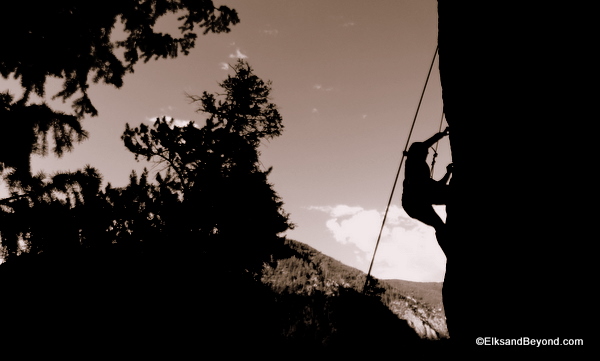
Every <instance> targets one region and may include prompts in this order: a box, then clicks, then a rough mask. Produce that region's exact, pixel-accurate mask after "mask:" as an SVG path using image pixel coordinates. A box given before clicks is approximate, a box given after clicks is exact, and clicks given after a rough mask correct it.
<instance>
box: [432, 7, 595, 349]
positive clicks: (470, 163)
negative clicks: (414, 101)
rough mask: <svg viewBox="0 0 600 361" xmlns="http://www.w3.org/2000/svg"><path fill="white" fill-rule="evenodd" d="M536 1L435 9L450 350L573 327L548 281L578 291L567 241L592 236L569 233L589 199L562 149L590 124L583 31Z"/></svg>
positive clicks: (576, 257)
mask: <svg viewBox="0 0 600 361" xmlns="http://www.w3.org/2000/svg"><path fill="white" fill-rule="evenodd" d="M534 3H535V4H532V3H530V2H527V3H524V2H520V3H515V2H502V1H483V2H482V1H455V0H438V16H439V24H438V29H439V36H438V43H439V64H440V65H439V66H440V76H441V82H442V92H443V93H442V94H443V101H444V111H445V114H446V119H447V121H448V124H449V126H450V144H451V151H452V159H453V163H454V173H453V178H452V181H451V193H452V194H451V199H450V201H449V202H448V205H447V208H446V212H447V226H448V232H449V236H450V242H449V244H450V246H449V249H448V251H447V254H446V256H447V268H446V279H445V281H444V295H443V296H444V308H445V312H446V317H447V321H448V330H449V333H450V339H451V340H454V341H455V342H456V343H457V344H464V345H475V342H474V340H475V339H476V338H477V337H480V336H484V335H490V336H492V335H494V336H495V335H497V336H502V337H521V336H523V335H537V336H544V337H553V336H556V335H561V336H562V337H564V336H565V335H566V334H567V333H570V332H576V331H573V330H577V329H579V327H578V325H577V321H576V320H572V319H570V318H569V316H567V315H559V314H557V313H556V312H554V310H556V309H560V305H559V304H558V302H559V301H558V298H557V297H555V294H556V292H557V291H556V285H557V283H559V284H560V285H561V290H560V292H561V293H564V292H565V291H566V290H565V289H563V288H562V287H563V286H564V287H566V288H567V289H568V290H567V292H572V293H573V294H576V293H577V292H578V291H577V290H578V289H580V288H582V286H581V282H582V281H578V280H581V274H583V273H584V270H583V268H582V267H583V266H582V258H581V250H580V249H579V247H580V246H579V245H571V246H570V245H568V242H567V241H566V240H574V239H589V234H590V231H589V230H588V231H585V230H583V228H585V227H581V228H578V229H577V230H575V229H574V228H575V227H573V225H574V224H581V223H582V220H583V219H584V218H583V217H582V213H583V211H582V210H583V209H585V207H584V205H583V200H584V199H586V198H588V197H589V194H588V193H587V192H586V190H585V187H584V186H582V185H581V184H580V185H577V184H579V182H580V180H581V179H584V178H585V177H582V174H581V170H580V169H581V168H580V166H581V164H577V162H578V161H577V160H578V159H580V157H581V156H582V154H583V153H585V151H584V150H583V149H581V148H580V147H578V146H575V147H572V145H574V143H576V144H580V143H581V142H579V143H577V139H579V137H580V132H581V131H582V130H581V127H582V126H583V125H585V124H586V121H585V120H581V121H576V123H573V121H575V120H576V119H591V118H590V115H589V114H588V115H587V116H586V115H585V113H584V114H581V113H580V112H581V106H580V99H579V94H578V91H579V90H580V89H582V88H585V87H581V85H582V84H577V80H578V79H584V78H585V77H584V76H582V75H583V74H580V73H579V74H578V73H577V68H578V65H577V61H573V59H574V58H576V55H575V54H576V47H577V45H576V41H574V39H577V38H579V37H580V36H581V34H580V33H578V31H579V30H578V29H577V27H576V26H575V27H573V26H572V25H573V24H571V23H570V22H569V19H574V18H577V16H579V15H577V14H579V13H580V12H581V10H580V9H579V10H577V11H576V12H572V9H569V8H568V5H567V4H566V3H565V2H554V3H548V2H543V3H542V2H534ZM587 124H589V122H588V123H587ZM541 150H542V151H541ZM557 160H558V162H557ZM558 164H560V165H559V166H558ZM557 166H558V168H557ZM548 172H550V173H548ZM550 174H551V175H550ZM550 189H551V190H552V191H549V190H550ZM558 213H560V217H558V216H557V214H558ZM559 218H560V222H556V220H557V219H559ZM559 265H560V266H559ZM515 295H517V297H515ZM465 300H469V302H468V303H466V302H464V301H465ZM516 325H518V326H516Z"/></svg>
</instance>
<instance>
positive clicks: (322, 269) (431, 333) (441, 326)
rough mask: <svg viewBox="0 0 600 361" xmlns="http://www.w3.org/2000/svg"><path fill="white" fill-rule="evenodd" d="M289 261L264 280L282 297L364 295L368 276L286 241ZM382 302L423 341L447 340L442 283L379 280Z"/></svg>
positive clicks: (266, 274) (270, 268)
mask: <svg viewBox="0 0 600 361" xmlns="http://www.w3.org/2000/svg"><path fill="white" fill-rule="evenodd" d="M286 244H287V246H288V247H289V249H290V254H289V255H288V257H282V258H280V259H278V260H277V261H276V262H275V264H276V265H275V266H266V267H265V270H264V272H263V277H262V280H263V282H264V283H266V284H268V285H270V286H271V287H272V288H273V290H275V291H276V292H279V293H296V294H306V295H310V294H313V293H315V292H322V293H324V294H326V295H331V296H335V295H338V294H340V292H341V290H345V289H346V290H347V289H351V290H353V291H355V292H362V291H363V287H364V284H365V279H366V274H365V273H364V272H362V271H360V270H358V269H356V268H353V267H350V266H347V265H345V264H343V263H341V262H339V261H337V260H335V259H333V258H331V257H329V256H326V255H324V254H323V253H321V252H319V251H317V250H316V249H314V248H312V247H310V246H308V245H306V244H303V243H301V242H297V241H293V240H287V241H286ZM377 286H378V287H379V288H380V290H379V292H380V294H379V296H378V297H379V298H380V300H381V302H382V304H384V305H385V306H386V307H387V308H388V309H390V310H391V311H392V312H393V313H394V314H396V315H397V317H399V318H400V319H402V320H405V321H407V322H408V324H409V325H410V326H411V327H412V328H413V329H414V330H415V332H416V333H417V334H418V335H419V336H420V337H421V338H424V339H434V340H437V339H445V338H447V337H448V329H447V327H446V322H445V315H444V311H443V306H442V295H441V286H442V284H441V283H420V282H410V281H403V280H379V281H378V284H377Z"/></svg>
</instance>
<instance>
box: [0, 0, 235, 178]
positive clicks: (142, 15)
mask: <svg viewBox="0 0 600 361" xmlns="http://www.w3.org/2000/svg"><path fill="white" fill-rule="evenodd" d="M0 14H1V15H0V16H1V17H0V44H1V47H2V51H0V75H2V77H3V78H5V79H8V78H9V77H14V78H15V79H17V80H19V82H20V84H21V87H22V95H21V96H20V98H19V99H17V100H16V101H15V100H14V99H13V96H12V95H10V94H8V93H2V94H0V172H7V173H8V174H4V175H5V176H7V175H8V176H9V178H8V179H6V180H7V181H8V182H9V183H12V184H13V185H16V184H17V183H26V182H28V181H29V180H30V178H31V175H30V171H29V158H30V156H31V155H32V154H38V155H45V154H46V153H47V151H48V144H47V135H48V134H49V133H50V134H51V135H53V141H54V143H55V146H54V147H53V148H52V151H53V153H54V154H56V155H58V156H61V155H62V154H63V153H64V152H65V151H70V150H71V149H72V147H73V144H74V142H79V141H81V140H83V139H84V138H85V137H86V135H87V134H86V132H85V131H84V130H83V129H82V128H81V124H80V123H79V121H80V120H81V118H82V117H84V116H86V115H91V116H95V115H97V113H98V111H97V110H96V108H95V107H94V105H93V104H92V101H91V99H90V98H89V96H88V92H87V91H88V88H89V86H90V83H98V82H104V83H106V84H110V85H114V86H116V87H121V86H122V85H123V77H124V76H125V75H126V74H127V73H130V72H133V70H134V65H135V64H136V63H137V62H138V61H139V60H143V61H148V60H150V59H151V58H161V57H162V58H174V57H176V56H178V54H180V53H182V54H188V52H189V51H190V49H192V48H193V47H194V45H195V40H196V38H197V35H196V33H195V32H194V31H195V30H196V28H199V29H203V31H204V33H205V34H206V33H207V32H213V33H219V32H227V31H229V30H230V26H231V25H235V24H237V23H238V22H239V19H238V17H237V13H236V12H235V10H232V9H230V8H228V7H226V6H221V7H219V8H216V7H215V6H214V5H213V2H212V1H186V0H181V1H166V0H146V1H141V2H140V1H121V0H119V1H104V2H98V1H70V0H55V1H45V2H32V1H11V2H4V3H3V4H2V6H1V7H0ZM168 14H176V15H177V16H179V21H180V25H181V26H180V27H179V30H180V31H181V34H180V35H179V36H174V35H171V34H163V33H160V32H156V31H155V28H154V27H155V25H156V23H157V21H158V20H159V19H160V18H162V17H164V16H166V15H168ZM119 22H121V23H122V24H123V31H122V34H115V32H118V31H119V29H118V30H117V31H115V28H117V27H118V23H119ZM50 78H57V79H61V80H62V81H63V83H62V87H61V90H60V91H58V92H57V93H56V94H52V95H51V96H52V99H60V100H62V101H63V102H66V101H67V100H69V99H71V98H72V97H74V96H76V99H74V100H73V101H72V103H71V105H72V107H73V110H74V114H72V115H70V114H65V113H63V112H59V111H55V110H53V109H51V108H50V107H49V106H48V105H46V103H41V104H32V103H30V95H31V94H36V95H38V96H39V97H41V98H42V99H46V95H47V94H46V84H47V82H48V80H49V79H50Z"/></svg>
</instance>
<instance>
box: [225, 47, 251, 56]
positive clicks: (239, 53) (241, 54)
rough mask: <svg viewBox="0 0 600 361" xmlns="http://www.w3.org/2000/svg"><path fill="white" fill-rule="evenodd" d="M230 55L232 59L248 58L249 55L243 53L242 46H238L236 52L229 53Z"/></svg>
mask: <svg viewBox="0 0 600 361" xmlns="http://www.w3.org/2000/svg"><path fill="white" fill-rule="evenodd" d="M229 57H230V58H231V59H246V58H248V55H246V54H243V53H242V52H241V51H240V48H237V49H235V53H234V54H229Z"/></svg>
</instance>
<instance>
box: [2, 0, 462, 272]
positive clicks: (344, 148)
mask: <svg viewBox="0 0 600 361" xmlns="http://www.w3.org/2000/svg"><path fill="white" fill-rule="evenodd" d="M215 3H216V4H217V5H219V4H224V5H228V6H230V7H232V8H235V9H236V10H237V11H238V13H239V16H240V19H241V22H240V24H238V25H236V26H234V27H233V28H232V31H231V32H230V33H229V34H216V35H212V34H211V35H206V36H200V37H199V39H198V41H197V44H196V48H195V49H193V50H192V52H191V54H190V55H189V56H187V57H184V56H181V57H179V58H177V59H174V60H164V59H160V60H158V61H150V62H149V63H147V64H139V65H138V66H137V67H136V70H135V73H134V74H130V75H127V76H126V77H125V85H124V86H123V87H122V88H121V89H115V88H114V87H110V86H106V85H102V84H98V85H95V86H92V88H91V90H90V92H89V94H90V97H91V99H92V101H93V103H94V105H95V106H96V107H97V109H98V111H99V113H100V115H99V116H98V117H96V118H90V119H86V120H85V121H84V127H85V128H86V129H87V130H88V131H89V133H90V138H89V139H88V140H87V141H85V142H84V143H82V144H79V145H78V146H77V147H76V148H75V151H74V152H72V153H70V154H67V155H65V156H64V157H63V158H61V159H56V158H54V157H46V158H35V159H34V160H33V166H34V169H36V170H44V171H46V172H48V173H51V172H52V171H54V170H69V169H70V170H76V169H78V168H81V167H83V166H84V165H85V164H91V165H92V166H94V167H96V168H98V169H99V171H100V172H101V173H102V174H103V176H104V178H105V181H109V182H111V183H112V184H113V185H114V186H124V185H126V183H127V180H128V176H129V174H130V173H131V170H132V169H138V170H139V169H141V168H142V167H143V166H149V167H151V165H148V164H142V163H136V162H135V160H134V157H133V155H132V154H131V153H129V152H128V151H127V150H126V149H125V147H124V145H123V143H122V141H121V139H120V137H121V134H122V133H123V130H124V128H125V123H130V125H132V126H137V125H139V123H142V122H149V121H150V120H152V119H155V118H156V117H157V116H163V115H166V116H170V117H173V118H175V119H180V120H196V121H198V122H201V121H202V119H203V116H202V114H198V113H196V112H195V106H194V105H192V104H190V103H189V102H188V100H187V98H186V97H185V93H188V94H195V95H200V94H201V93H202V92H203V91H204V90H207V91H216V90H218V85H217V83H218V82H220V81H222V80H224V79H225V77H226V76H227V74H228V70H227V66H226V65H227V64H228V63H230V64H233V63H234V62H235V61H236V59H237V58H245V59H246V60H247V61H248V62H249V64H250V65H251V66H252V67H253V68H254V70H255V73H256V74H257V75H258V76H259V77H261V78H262V79H264V80H271V81H272V82H273V84H272V86H273V92H272V100H273V102H274V103H275V104H277V105H278V107H279V109H280V112H281V114H282V116H283V123H284V126H285V129H284V132H283V135H282V136H281V137H279V138H277V139H274V140H271V141H270V142H268V143H265V144H264V145H263V146H262V148H261V152H262V157H261V160H262V163H263V164H264V166H265V167H270V166H273V168H274V169H273V172H272V173H271V176H270V181H271V183H273V185H274V188H275V190H276V191H277V192H278V193H279V195H280V196H281V197H282V198H283V201H284V202H285V205H284V208H285V210H286V211H287V212H289V213H290V214H291V220H292V222H294V223H295V224H296V225H297V228H296V229H295V230H293V231H290V232H288V237H289V238H292V239H295V240H298V241H301V242H304V243H307V244H308V245H310V246H312V247H315V248H316V249H318V250H320V251H322V252H324V253H326V254H328V255H330V256H332V257H334V258H336V259H338V260H340V261H342V262H344V263H346V264H348V265H351V266H354V267H357V268H359V269H361V270H363V271H366V270H367V269H368V266H369V262H370V259H371V256H372V252H373V249H374V247H375V242H376V238H377V234H378V232H379V227H380V225H381V218H382V215H383V212H384V211H385V206H386V204H387V201H388V197H389V194H390V192H391V188H392V184H393V181H394V176H395V173H396V170H397V167H398V164H399V162H400V158H401V153H402V150H403V149H404V145H405V142H406V137H407V135H408V130H409V128H410V124H411V122H412V119H413V117H414V114H415V110H416V108H417V104H418V100H419V96H420V93H421V90H422V87H423V85H424V81H425V77H426V75H427V70H428V67H429V64H430V62H431V58H432V56H433V54H434V51H435V48H436V45H437V8H436V7H437V2H436V0H404V1H401V0H386V1H382V0H374V1H364V0H302V1H292V0H222V1H215ZM162 25H163V26H164V27H165V28H166V29H176V26H177V25H176V23H175V22H174V21H173V19H171V20H170V21H164V22H163V24H162ZM2 83H3V84H7V85H8V86H3V87H1V88H2V89H0V90H4V89H6V88H7V87H11V84H12V83H11V82H7V81H5V80H2ZM11 88H13V87H11ZM13 89H16V88H13ZM15 91H16V90H15ZM47 91H48V93H49V94H51V85H50V86H49V88H48V90H47ZM53 104H54V103H53ZM61 106H63V105H62V104H61ZM67 106H68V104H67ZM65 107H66V106H65ZM65 109H68V108H65ZM441 111H442V103H441V89H440V85H439V74H438V72H437V66H436V68H434V73H433V74H432V77H431V79H430V83H429V87H428V89H427V93H426V96H425V98H424V101H423V105H422V108H421V112H420V115H419V118H418V120H417V125H416V128H415V131H414V133H413V140H424V139H426V138H427V137H429V136H431V135H432V134H433V133H435V132H436V131H437V130H438V126H439V120H440V116H441ZM447 142H448V141H447V139H444V140H443V141H442V142H441V143H440V150H439V154H440V155H439V157H438V160H437V168H436V170H438V171H439V172H436V176H435V177H436V178H440V177H441V176H442V175H443V172H444V170H445V166H446V164H447V163H449V162H450V152H449V149H448V144H447ZM156 170H157V169H154V172H156ZM400 183H401V182H400ZM401 191H402V189H401V184H399V187H398V188H397V189H396V193H395V194H396V195H395V198H394V202H393V204H392V208H391V210H390V214H389V217H388V222H387V225H386V229H385V232H384V236H383V238H382V242H381V244H380V246H379V250H378V252H377V258H376V259H375V264H374V268H373V275H374V276H376V277H380V278H400V279H406V280H415V281H442V280H443V276H444V269H445V257H444V255H443V253H442V252H441V250H440V249H439V247H438V246H437V243H436V241H435V236H434V233H433V230H432V229H430V228H429V227H427V226H424V225H422V224H421V223H419V222H417V221H414V220H412V219H410V218H409V217H407V216H406V214H405V213H404V211H403V210H402V209H401V208H399V207H400V195H401ZM441 211H442V212H443V209H441Z"/></svg>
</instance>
